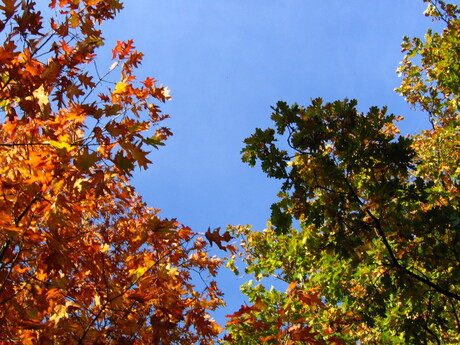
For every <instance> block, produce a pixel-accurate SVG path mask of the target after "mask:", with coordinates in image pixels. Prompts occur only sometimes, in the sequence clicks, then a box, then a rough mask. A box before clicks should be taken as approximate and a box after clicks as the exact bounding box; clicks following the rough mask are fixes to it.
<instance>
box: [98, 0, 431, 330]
mask: <svg viewBox="0 0 460 345" xmlns="http://www.w3.org/2000/svg"><path fill="white" fill-rule="evenodd" d="M425 7H426V6H425V4H424V3H423V1H422V0H418V1H417V0H386V1H369V0H351V1H344V0H328V1H309V0H276V1H275V0H249V1H248V0H193V1H191V0H135V1H126V3H125V9H124V10H123V11H122V12H121V13H120V15H119V16H118V17H117V19H116V20H115V21H114V22H113V23H108V24H107V25H106V26H105V28H104V30H105V37H106V38H107V46H108V47H112V46H113V44H114V42H115V41H116V40H125V39H130V38H133V39H134V40H135V45H136V48H137V49H138V50H139V51H142V52H143V53H144V54H145V58H144V62H143V65H142V66H141V68H140V71H139V74H140V75H141V76H147V75H148V76H152V77H154V78H155V79H157V80H158V81H159V82H160V83H162V84H164V85H166V86H168V87H169V88H170V89H171V90H172V92H171V95H172V97H173V100H172V101H170V102H168V103H167V104H165V105H164V106H163V107H162V109H163V110H164V112H165V113H168V114H170V115H171V119H170V120H168V121H167V124H166V125H167V126H169V127H170V128H171V129H172V131H173V133H174V136H173V137H172V138H171V139H170V140H168V142H167V145H166V146H165V147H162V148H161V149H160V150H159V151H155V152H153V153H152V154H151V160H153V161H154V165H153V166H152V167H151V168H150V169H149V170H148V171H141V172H139V173H137V174H136V176H135V179H134V185H135V186H136V187H137V189H138V191H139V192H140V193H141V194H142V195H143V197H144V198H145V200H146V202H147V203H148V204H149V205H150V206H153V207H156V208H160V209H161V210H162V213H161V214H162V215H163V217H167V218H177V219H178V221H180V222H181V223H183V224H185V225H188V226H190V227H192V229H194V230H195V231H196V232H204V231H206V229H207V228H208V227H211V228H214V227H222V228H225V227H226V226H227V225H228V224H232V225H237V224H252V225H253V227H254V229H257V230H261V229H263V227H264V226H265V224H266V221H267V219H268V217H269V213H270V210H269V208H270V205H271V204H272V203H273V202H275V201H276V193H277V191H278V183H277V182H276V181H273V180H268V179H267V178H266V177H265V176H264V175H263V174H262V173H261V172H260V171H259V169H251V168H250V167H249V166H246V165H244V164H243V163H242V162H241V159H240V151H241V149H242V147H243V143H242V141H243V139H244V138H246V137H248V136H250V135H251V134H252V132H253V131H254V129H255V128H256V127H261V128H266V127H268V126H271V123H270V119H269V116H270V114H271V111H270V106H272V105H275V104H276V102H277V101H278V100H284V101H287V102H288V103H293V102H297V103H299V104H302V105H308V104H309V102H310V99H311V98H316V97H322V98H323V99H324V100H326V101H334V100H336V99H343V98H345V97H347V98H356V99H357V100H358V102H359V103H358V108H359V109H360V110H361V111H366V110H367V109H368V108H369V107H370V106H373V105H376V106H380V107H381V106H384V105H387V106H388V107H389V112H391V113H395V114H398V115H403V116H405V117H406V120H405V121H404V123H402V125H401V128H402V132H403V133H416V132H418V131H419V130H420V129H422V128H424V127H426V126H427V121H426V118H425V117H424V116H423V115H421V114H418V113H416V112H414V111H411V110H410V109H409V106H408V105H407V104H406V103H405V101H404V99H403V98H402V97H400V96H399V95H397V94H396V93H395V92H394V91H393V89H394V88H395V87H398V86H399V80H398V77H397V75H396V73H395V70H396V68H397V66H398V64H399V62H400V61H401V60H402V57H403V55H402V53H401V49H400V43H401V41H402V37H403V36H404V35H408V36H418V37H422V36H423V34H424V33H425V31H426V28H428V27H429V26H431V22H430V20H429V19H427V18H425V17H424V16H423V14H422V12H423V11H424V9H425ZM219 280H220V282H221V287H222V288H223V290H224V291H225V293H226V294H227V297H226V299H227V301H228V305H229V306H228V308H227V309H226V310H222V311H220V312H218V313H216V314H215V317H216V319H217V320H218V321H219V322H221V323H222V322H224V317H223V315H225V314H228V313H230V312H232V311H235V310H237V309H238V308H239V306H240V305H241V304H242V303H243V300H242V296H241V295H240V294H239V285H241V284H242V283H243V282H244V281H245V279H244V278H241V279H237V278H236V277H234V276H232V275H230V274H225V273H224V274H222V275H221V276H220V277H219Z"/></svg>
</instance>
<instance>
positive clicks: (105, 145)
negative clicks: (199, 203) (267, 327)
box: [0, 0, 225, 344]
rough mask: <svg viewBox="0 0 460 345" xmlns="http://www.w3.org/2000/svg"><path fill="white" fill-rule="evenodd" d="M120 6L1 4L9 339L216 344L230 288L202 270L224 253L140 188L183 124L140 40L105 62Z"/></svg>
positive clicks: (2, 293) (3, 315)
mask: <svg viewBox="0 0 460 345" xmlns="http://www.w3.org/2000/svg"><path fill="white" fill-rule="evenodd" d="M121 9H122V3H121V2H120V1H118V0H82V1H80V0H79V1H74V0H59V1H56V0H52V1H49V9H48V10H47V11H44V10H46V9H45V8H42V9H41V10H39V9H37V6H36V3H35V2H34V1H30V0H25V1H24V0H23V1H19V0H3V1H2V4H1V5H0V13H1V17H0V32H1V34H2V38H3V41H2V43H1V46H0V107H1V112H2V114H3V117H2V120H1V123H0V227H1V232H0V342H1V343H4V344H9V343H22V344H38V343H40V344H109V343H110V344H114V343H117V344H145V343H152V344H166V343H168V344H177V343H181V344H183V343H187V344H191V343H201V344H209V343H210V342H211V341H212V340H211V339H213V338H214V337H215V336H216V334H218V333H219V327H218V325H217V324H216V323H215V321H214V320H213V319H211V318H210V316H209V311H210V310H214V309H215V308H216V307H218V306H219V305H222V303H223V302H222V299H221V293H220V291H219V289H218V288H217V285H216V283H215V281H213V280H212V279H211V280H207V282H206V283H203V284H201V283H200V284H201V285H199V286H196V282H192V277H193V275H194V274H195V275H196V277H199V276H200V275H202V274H203V275H204V277H208V276H211V278H212V276H215V274H216V270H217V268H218V267H219V265H220V264H221V260H219V259H217V258H215V257H212V256H210V255H208V253H207V246H208V244H207V243H206V242H205V239H204V238H203V237H198V236H197V235H196V234H195V233H194V232H192V230H191V229H190V228H188V227H185V226H183V225H181V224H179V223H177V222H176V221H175V220H174V219H161V218H160V217H159V215H158V210H156V209H152V208H149V207H147V206H146V205H145V203H144V202H143V201H142V198H141V197H140V196H139V195H137V194H136V192H135V190H134V188H133V187H132V186H131V185H130V180H129V179H130V176H131V173H132V171H133V170H134V168H135V167H141V168H147V167H148V165H149V164H150V163H151V161H150V160H149V159H148V158H147V154H148V152H149V151H148V150H149V147H150V148H157V147H158V146H160V145H163V141H164V140H165V139H166V138H167V137H168V136H170V134H171V133H170V131H169V129H168V128H167V127H164V126H162V121H163V120H164V119H165V118H167V116H166V115H163V114H162V113H161V111H160V109H159V107H158V104H159V103H161V102H164V101H166V100H168V99H169V98H170V96H169V91H168V89H167V88H165V87H162V86H160V85H158V83H157V82H156V81H155V80H154V79H152V78H146V79H144V80H138V79H137V78H136V75H135V71H136V68H137V67H138V66H139V65H140V63H141V60H142V53H140V52H138V51H136V50H135V48H134V44H133V41H132V40H130V41H126V42H123V41H119V42H118V43H117V44H116V46H115V47H114V49H113V64H112V65H111V66H110V67H107V68H105V67H102V68H101V66H104V65H105V64H104V63H103V62H102V63H101V62H100V61H96V58H97V56H98V49H99V48H100V47H101V46H102V45H103V44H104V39H103V36H102V31H101V25H102V24H103V23H104V22H105V21H107V20H111V19H113V18H114V17H115V15H116V14H117V13H118V12H119V11H120V10H121ZM43 11H44V12H45V13H46V14H43ZM109 64H110V63H109ZM107 66H109V65H107ZM209 234H210V235H211V234H212V237H211V240H210V242H211V243H212V241H222V240H224V238H221V236H220V235H219V233H218V232H212V233H211V232H209ZM224 241H225V240H224ZM219 244H221V242H219ZM221 246H222V245H221ZM203 282H205V281H204V280H203Z"/></svg>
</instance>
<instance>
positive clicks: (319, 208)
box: [225, 1, 460, 344]
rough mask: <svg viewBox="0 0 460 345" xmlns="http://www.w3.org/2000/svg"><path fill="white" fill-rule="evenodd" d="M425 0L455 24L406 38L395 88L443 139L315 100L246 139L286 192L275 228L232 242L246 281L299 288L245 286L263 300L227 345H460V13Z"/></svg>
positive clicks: (385, 116) (246, 154)
mask: <svg viewBox="0 0 460 345" xmlns="http://www.w3.org/2000/svg"><path fill="white" fill-rule="evenodd" d="M426 2H427V5H428V8H427V10H426V12H425V15H426V16H429V17H431V18H432V19H433V20H434V21H439V22H441V23H444V24H445V28H444V30H442V32H439V33H438V32H435V31H433V30H428V32H427V34H426V36H425V38H424V39H420V38H414V39H410V38H408V37H405V38H404V41H403V44H402V48H403V51H404V52H405V57H404V60H403V62H402V64H401V66H400V67H399V68H398V72H399V73H400V75H401V76H402V83H401V87H400V88H398V89H397V91H398V92H399V93H401V94H402V95H403V96H404V97H405V98H406V100H407V102H409V103H410V104H411V105H413V106H414V107H418V108H420V109H421V110H422V111H423V112H424V113H425V114H427V116H428V117H429V119H430V121H431V124H432V128H431V129H427V130H424V131H422V132H421V133H419V134H417V135H413V136H409V135H406V136H402V135H400V134H399V130H398V128H397V125H396V123H397V121H399V120H401V119H402V118H401V117H400V116H395V115H393V114H390V113H389V112H388V110H387V108H381V109H380V108H378V107H372V108H370V109H369V110H368V111H367V112H360V111H358V107H357V106H358V102H357V101H356V100H349V99H345V100H341V101H335V102H324V101H323V100H322V99H314V100H312V101H311V104H310V105H308V106H305V107H304V106H300V105H297V104H293V105H288V104H287V103H285V102H278V103H277V105H276V107H274V108H273V113H272V115H271V119H272V120H273V122H274V128H268V129H266V130H262V129H256V131H255V133H254V134H253V135H252V136H251V137H249V138H247V139H246V140H245V144H246V146H245V148H244V149H243V161H245V162H246V163H248V164H249V165H251V166H255V165H256V164H257V163H258V162H260V164H261V168H262V170H263V171H264V172H265V173H266V174H267V176H269V177H271V178H275V179H279V180H281V181H282V182H283V184H282V188H281V191H280V192H279V195H278V196H279V201H278V202H277V203H275V204H273V205H272V213H271V219H270V224H269V226H268V228H267V229H265V230H264V231H262V232H256V231H252V230H251V229H250V228H249V227H235V228H234V229H233V232H234V234H235V235H236V236H238V237H240V238H241V240H242V246H243V249H244V252H243V261H244V262H245V265H246V267H245V272H246V273H249V274H253V275H254V276H255V279H256V280H257V281H263V280H264V278H266V277H275V278H277V279H279V280H280V281H282V282H284V283H285V284H286V287H287V288H286V291H278V290H277V289H275V288H272V289H267V288H266V287H265V285H264V284H262V283H256V284H255V283H254V282H253V281H249V282H247V283H246V284H245V285H243V286H242V291H243V292H244V293H245V294H246V295H247V296H248V297H249V300H250V301H251V302H252V304H251V305H249V306H243V307H242V308H241V309H240V310H239V311H237V312H235V313H234V314H232V315H230V316H229V317H230V321H229V322H228V330H229V333H228V334H227V336H226V337H225V339H226V341H225V343H227V344H230V343H234V344H259V343H267V344H280V343H282V344H356V343H357V342H358V341H359V342H360V343H362V344H456V343H459V342H460V318H459V312H458V311H459V306H460V265H459V262H460V251H459V241H460V212H459V201H460V190H459V187H460V180H459V173H460V168H459V166H460V164H459V163H460V137H459V136H460V122H459V112H458V110H459V108H458V97H459V90H460V79H459V68H458V67H459V66H460V54H459V51H460V19H459V15H460V10H459V9H458V7H457V6H456V5H453V4H448V3H446V2H444V1H426ZM280 142H281V143H280ZM294 220H295V221H294ZM293 224H298V225H299V226H298V229H295V228H294V226H293ZM228 265H229V266H230V267H234V266H233V265H234V263H233V262H232V261H230V262H229V264H228ZM235 269H236V268H235Z"/></svg>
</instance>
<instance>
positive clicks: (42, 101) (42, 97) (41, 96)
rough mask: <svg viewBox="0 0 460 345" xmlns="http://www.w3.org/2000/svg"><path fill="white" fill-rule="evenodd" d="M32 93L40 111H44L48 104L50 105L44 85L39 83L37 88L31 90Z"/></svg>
mask: <svg viewBox="0 0 460 345" xmlns="http://www.w3.org/2000/svg"><path fill="white" fill-rule="evenodd" d="M33 95H34V98H35V99H36V100H37V102H38V105H39V106H40V110H41V111H45V110H47V109H48V108H49V105H50V100H49V98H48V96H49V94H48V93H47V92H46V91H45V87H44V86H43V85H40V87H39V88H38V89H35V90H34V92H33Z"/></svg>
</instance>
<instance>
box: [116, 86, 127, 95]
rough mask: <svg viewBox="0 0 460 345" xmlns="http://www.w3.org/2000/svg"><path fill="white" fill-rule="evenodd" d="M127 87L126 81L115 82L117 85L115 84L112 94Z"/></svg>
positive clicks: (121, 91) (123, 91) (122, 91)
mask: <svg viewBox="0 0 460 345" xmlns="http://www.w3.org/2000/svg"><path fill="white" fill-rule="evenodd" d="M127 88H128V84H127V83H117V85H116V86H115V90H113V93H114V94H120V93H125V92H126V89H127Z"/></svg>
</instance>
